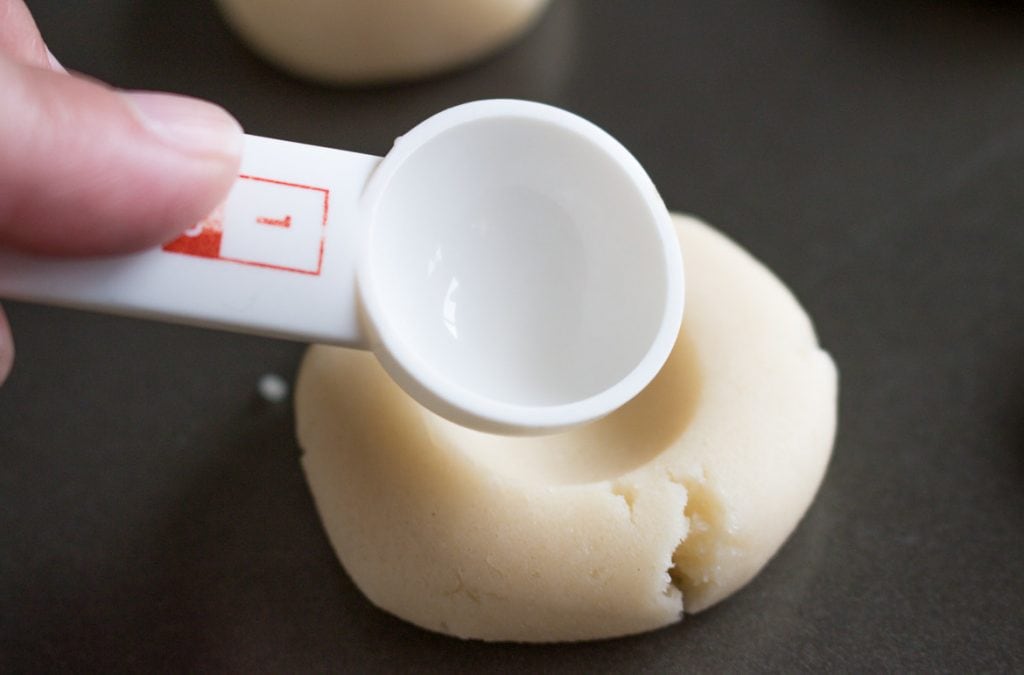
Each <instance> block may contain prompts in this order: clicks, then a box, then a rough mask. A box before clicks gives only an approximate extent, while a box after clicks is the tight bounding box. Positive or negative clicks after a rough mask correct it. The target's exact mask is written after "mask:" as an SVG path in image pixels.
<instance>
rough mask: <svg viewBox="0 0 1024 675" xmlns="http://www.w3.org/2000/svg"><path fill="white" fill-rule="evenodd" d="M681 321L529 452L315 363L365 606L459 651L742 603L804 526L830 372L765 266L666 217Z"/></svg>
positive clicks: (375, 383)
mask: <svg viewBox="0 0 1024 675" xmlns="http://www.w3.org/2000/svg"><path fill="white" fill-rule="evenodd" d="M675 222H676V225H677V230H678V234H679V236H680V240H681V243H682V248H683V250H684V251H685V252H686V255H687V261H686V262H687V274H688V277H687V288H686V292H687V299H686V303H687V310H686V317H685V318H684V321H683V329H682V331H681V333H680V336H679V339H678V341H677V344H676V347H675V349H674V351H673V354H672V356H671V357H670V359H669V362H668V364H667V365H666V367H665V368H664V369H663V371H662V372H661V374H659V376H658V377H657V378H656V379H655V380H654V382H652V384H651V385H650V386H649V387H648V388H647V389H646V390H645V391H644V392H642V393H641V394H640V395H639V396H638V397H637V398H636V399H634V400H633V401H632V402H630V403H629V404H628V405H627V406H625V407H624V408H622V409H621V410H619V411H616V412H615V413H613V414H612V415H609V416H608V417H607V418H605V419H603V420H601V421H599V422H597V423H594V424H592V425H589V426H586V427H583V428H578V429H575V430H572V431H569V432H565V433H561V434H556V435H552V436H546V437H540V438H521V437H502V436H493V435H488V434H483V433H480V432H475V431H471V430H468V429H465V428H463V427H459V426H457V425H454V424H452V423H450V422H448V421H446V420H444V419H442V418H440V417H438V416H436V415H434V414H432V413H430V412H428V411H427V410H425V409H424V408H422V407H421V406H419V405H418V404H416V403H415V402H414V401H412V400H411V399H410V398H409V397H408V396H407V395H405V394H404V393H403V392H402V391H401V390H400V389H398V387H397V386H396V385H394V384H393V383H392V382H391V381H390V380H389V379H388V378H387V376H386V375H385V374H384V372H383V370H381V368H380V367H379V366H378V365H377V363H376V362H375V361H374V359H373V358H372V356H370V355H368V354H365V353H362V352H357V351H348V350H343V349H336V348H326V347H314V348H312V349H311V350H310V352H309V354H308V355H307V357H306V360H305V362H304V364H303V367H302V371H301V374H300V378H299V382H298V386H297V391H296V399H297V401H296V403H297V424H298V434H299V441H300V444H301V445H302V447H303V448H304V449H305V456H304V458H303V462H304V465H305V469H306V475H307V478H308V481H309V484H310V487H311V489H312V492H313V496H314V498H315V500H316V503H317V507H318V509H319V511H320V514H321V517H322V519H323V522H324V526H325V529H326V531H327V534H328V537H329V538H330V540H331V543H332V544H333V546H334V549H335V551H336V552H337V554H338V557H339V558H340V560H341V562H342V564H343V566H344V567H345V569H346V570H347V571H348V573H349V574H350V575H351V577H352V579H353V581H354V582H355V583H356V585H357V586H358V587H359V588H360V589H361V590H362V591H363V592H364V593H365V594H366V596H367V597H368V598H369V599H370V600H371V601H372V602H373V603H375V604H376V605H378V606H379V607H381V608H383V609H385V610H387V611H390V612H392V613H393V614H395V615H397V616H399V617H401V618H403V619H406V620H407V621H410V622H412V623H414V624H417V625H419V626H422V627H424V628H427V629H430V630H435V631H439V632H443V633H448V634H451V635H456V636H459V637H464V638H478V639H484V640H514V641H528V642H544V641H557V640H585V639H594V638H605V637H613V636H618V635H625V634H629V633H637V632H641V631H645V630H650V629H653V628H658V627H660V626H663V625H666V624H668V623H672V622H674V621H677V620H678V619H679V618H680V616H681V613H682V611H683V610H684V609H685V610H686V611H687V612H691V613H692V612H696V611H700V610H702V609H705V608H707V607H709V606H711V605H713V604H714V603H716V602H718V601H720V600H722V599H723V598H725V597H727V596H728V595H729V594H731V593H732V592H734V591H735V590H737V589H739V588H740V587H742V586H743V585H744V584H745V583H747V582H748V581H749V580H750V579H751V578H753V576H754V575H755V574H756V573H757V572H758V571H759V570H760V569H761V568H762V567H763V566H764V564H765V563H766V562H767V561H768V560H769V559H770V558H771V557H772V555H774V553H775V552H776V551H777V550H778V548H779V547H780V546H781V545H782V543H783V542H784V541H785V539H786V537H787V536H788V535H789V534H790V532H792V530H793V528H794V527H795V526H796V524H797V523H798V522H799V520H800V518H801V517H802V515H803V513H804V511H805V510H806V508H807V506H808V505H809V504H810V502H811V499H812V498H813V496H814V493H815V491H816V490H817V487H818V485H819V483H820V481H821V478H822V475H823V473H824V471H825V467H826V465H827V463H828V458H829V455H830V452H831V447H832V441H833V436H834V432H835V421H836V393H837V392H836V371H835V367H834V365H833V364H832V361H831V359H830V358H829V357H828V355H827V354H826V353H825V352H823V351H822V350H821V349H820V348H819V347H818V345H817V340H816V338H815V335H814V332H813V329H812V327H811V323H810V321H809V319H808V317H807V316H806V314H805V313H804V312H803V310H802V309H801V308H800V306H799V305H798V304H797V302H796V301H795V299H794V298H793V296H792V295H791V294H790V293H789V292H788V291H787V290H786V288H785V287H784V286H782V284H780V283H779V282H778V280H777V279H775V277H773V276H772V275H771V273H770V272H768V270H766V269H765V268H764V267H763V266H761V265H760V264H759V263H757V261H755V260H754V259H753V258H751V257H750V256H749V255H748V254H746V253H745V252H744V251H742V250H741V249H740V248H739V247H737V246H736V245H735V244H733V243H732V242H730V241H729V240H727V239H726V238H724V237H723V236H722V235H720V234H718V233H717V232H715V231H714V230H712V229H710V228H708V227H707V226H705V225H703V224H700V223H699V222H697V221H695V220H692V219H690V218H686V217H683V216H676V217H675Z"/></svg>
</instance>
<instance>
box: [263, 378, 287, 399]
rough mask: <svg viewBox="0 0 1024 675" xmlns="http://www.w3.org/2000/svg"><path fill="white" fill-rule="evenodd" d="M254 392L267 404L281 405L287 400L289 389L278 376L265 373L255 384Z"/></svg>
mask: <svg viewBox="0 0 1024 675" xmlns="http://www.w3.org/2000/svg"><path fill="white" fill-rule="evenodd" d="M256 391H257V392H258V393H259V395H260V398H262V399H263V400H264V401H266V402H267V403H283V402H284V401H285V400H286V399H287V398H288V391H289V387H288V383H287V382H285V380H284V378H283V377H281V376H280V375H277V374H275V373H266V374H264V375H261V376H260V379H259V382H257V383H256Z"/></svg>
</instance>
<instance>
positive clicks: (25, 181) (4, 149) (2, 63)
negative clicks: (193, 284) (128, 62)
mask: <svg viewBox="0 0 1024 675" xmlns="http://www.w3.org/2000/svg"><path fill="white" fill-rule="evenodd" d="M0 90H2V91H3V92H4V93H3V96H2V97H0V246H7V247H11V248H18V249H22V250H26V251H31V252H35V253H44V254H60V255H90V254H101V253H115V252H125V251H130V250H133V249H139V248H145V247H147V246H153V245H156V244H159V243H161V242H164V241H167V240H169V239H172V238H173V237H174V236H175V235H176V234H177V233H179V232H181V231H182V230H184V229H186V228H187V227H189V226H191V225H192V224H194V223H196V222H198V221H199V220H201V219H202V218H203V217H205V216H206V215H207V214H209V213H210V211H212V210H213V209H214V207H216V206H217V205H218V204H219V203H220V202H221V201H222V200H223V199H224V198H225V196H226V194H227V191H228V189H229V187H230V186H231V184H232V182H233V181H234V180H235V177H236V176H237V173H238V164H239V157H240V155H241V150H242V143H243V140H242V139H243V136H242V131H241V128H240V127H239V125H238V123H237V122H236V121H235V120H234V119H233V118H232V117H231V116H230V115H228V114H227V113H226V112H225V111H224V110H222V109H221V108H219V107H217V106H215V105H213V104H211V103H206V102H204V101H199V100H196V99H191V98H186V97H183V96H176V95H172V94H160V93H146V92H122V91H117V90H114V89H111V88H109V87H107V86H105V85H103V84H100V83H97V82H94V81H91V80H87V79H84V78H81V77H74V76H70V75H66V74H63V73H58V72H54V71H52V70H46V69H43V68H38V67H34V66H30V65H23V64H20V63H15V62H12V61H10V60H7V59H5V58H3V57H2V56H0ZM2 329H3V326H0V331H2ZM0 351H3V350H2V349H0ZM0 361H2V359H0ZM2 365H3V364H2V363H0V366H2ZM0 370H2V368H0Z"/></svg>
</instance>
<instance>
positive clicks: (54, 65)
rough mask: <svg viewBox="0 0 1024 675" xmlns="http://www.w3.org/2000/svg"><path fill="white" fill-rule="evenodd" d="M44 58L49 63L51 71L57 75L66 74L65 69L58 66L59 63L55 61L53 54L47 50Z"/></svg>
mask: <svg viewBox="0 0 1024 675" xmlns="http://www.w3.org/2000/svg"><path fill="white" fill-rule="evenodd" d="M46 58H47V59H49V61H50V69H51V70H55V71H57V72H58V73H66V72H68V71H67V69H65V68H64V66H62V65H61V64H60V61H58V60H57V57H56V56H54V55H53V52H51V51H50V50H49V49H47V50H46Z"/></svg>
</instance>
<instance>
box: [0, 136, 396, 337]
mask: <svg viewBox="0 0 1024 675" xmlns="http://www.w3.org/2000/svg"><path fill="white" fill-rule="evenodd" d="M245 140H246V143H245V151H244V152H243V156H242V164H241V170H240V175H239V177H238V179H237V180H236V181H235V184H234V185H233V186H232V188H231V191H230V193H229V194H228V197H227V199H226V200H225V202H224V203H223V204H222V205H221V206H219V207H218V208H217V209H215V210H214V212H213V213H211V214H210V215H209V216H208V217H207V218H206V219H204V220H203V221H202V222H200V223H196V224H195V225H194V226H193V227H192V228H190V229H189V230H188V231H187V232H185V233H184V234H183V235H182V236H180V237H178V238H177V239H175V240H173V241H170V242H167V243H166V244H164V245H163V246H161V247H158V248H154V249H150V250H146V251H142V252H140V253H135V254H131V255H122V256H113V257H103V258H89V259H64V258H59V259H57V258H47V257H41V256H30V255H26V254H23V253H17V252H13V251H7V250H4V249H0V297H2V298H7V299H11V300H21V301H25V302H33V303H42V304H50V305H60V306H66V307H74V308H79V309H87V310H94V311H99V312H105V313H110V314H121V315H127V316H136V317H142V318H149V319H158V320H163V321H170V322H173V323H183V324H190V325H198V326H206V327H211V328H219V329H225V330H231V331H236V332H242V333H252V334H257V335H267V336H273V337H281V338H287V339H294V340H300V341H305V342H323V343H332V344H342V345H346V346H352V347H363V346H364V342H365V340H364V336H363V332H362V329H361V327H360V322H359V317H358V306H357V303H356V289H355V270H356V260H357V258H358V255H359V251H360V248H361V243H362V242H361V237H362V231H361V230H362V228H360V227H359V226H358V218H357V211H358V207H359V198H360V195H361V193H362V191H363V187H364V186H365V184H366V181H367V178H368V177H369V176H370V174H371V173H372V172H373V170H374V169H375V168H376V166H377V164H378V163H379V162H380V158H379V157H374V156H371V155H363V154H359V153H354V152H347V151H344V150H335V149H331V148H323V147H318V146H312V145H304V144H300V143H292V142H290V141H281V140H275V139H270V138H263V137H260V136H248V135H247V136H246V139H245Z"/></svg>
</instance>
